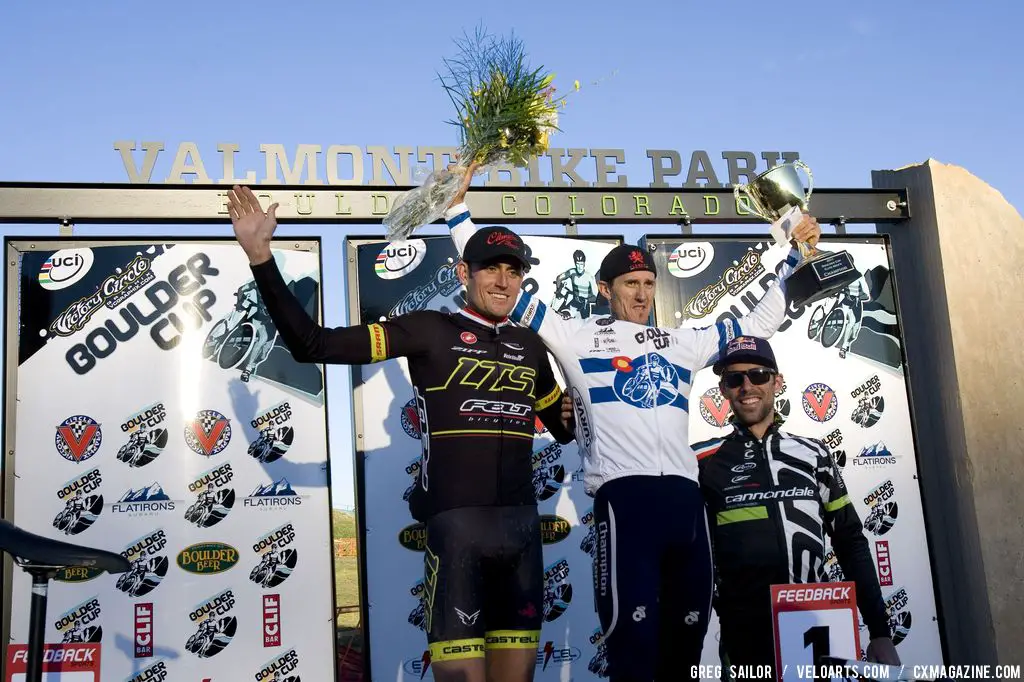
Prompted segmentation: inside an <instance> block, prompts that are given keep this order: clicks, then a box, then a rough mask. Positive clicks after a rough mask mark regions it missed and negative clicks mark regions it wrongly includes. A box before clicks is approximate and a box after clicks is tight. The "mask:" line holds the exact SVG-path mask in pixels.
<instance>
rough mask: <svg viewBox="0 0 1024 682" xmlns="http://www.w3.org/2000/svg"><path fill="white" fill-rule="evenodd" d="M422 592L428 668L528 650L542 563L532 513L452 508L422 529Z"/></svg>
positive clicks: (534, 635)
mask: <svg viewBox="0 0 1024 682" xmlns="http://www.w3.org/2000/svg"><path fill="white" fill-rule="evenodd" d="M426 530H427V542H426V548H425V550H424V554H425V556H424V564H425V574H424V581H423V584H424V587H425V589H426V595H425V602H426V608H425V612H426V618H427V622H426V630H427V642H428V644H429V646H430V659H431V661H432V662H438V661H451V660H458V659H464V658H480V657H482V656H483V655H484V653H485V651H486V650H487V649H495V648H501V649H536V648H537V645H538V643H539V642H540V629H541V622H542V618H543V614H542V612H541V610H542V608H543V602H542V600H543V595H544V557H543V548H542V546H541V536H540V517H539V515H538V513H537V507H536V506H534V505H524V506H515V507H460V508H457V509H449V510H447V511H443V512H441V513H439V514H436V515H434V516H433V517H431V518H430V519H429V520H427V522H426Z"/></svg>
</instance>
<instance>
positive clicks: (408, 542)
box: [398, 521, 427, 552]
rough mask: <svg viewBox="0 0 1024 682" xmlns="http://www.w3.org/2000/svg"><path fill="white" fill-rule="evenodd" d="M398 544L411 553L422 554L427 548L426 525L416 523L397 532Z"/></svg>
mask: <svg viewBox="0 0 1024 682" xmlns="http://www.w3.org/2000/svg"><path fill="white" fill-rule="evenodd" d="M398 544H400V545H401V546H402V547H405V548H406V549H408V550H412V551H413V552H422V551H423V550H424V548H425V547H426V546H427V527H426V525H425V524H423V523H422V522H419V521H417V522H416V523H413V524H410V525H408V526H406V527H405V528H403V529H402V530H400V531H398Z"/></svg>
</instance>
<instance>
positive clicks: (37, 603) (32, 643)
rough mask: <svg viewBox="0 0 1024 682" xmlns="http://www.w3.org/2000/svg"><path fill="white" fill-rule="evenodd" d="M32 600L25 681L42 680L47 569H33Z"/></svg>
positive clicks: (47, 588) (38, 681)
mask: <svg viewBox="0 0 1024 682" xmlns="http://www.w3.org/2000/svg"><path fill="white" fill-rule="evenodd" d="M30 573H31V575H32V602H31V605H30V608H29V618H28V660H27V661H25V682H42V679H43V640H44V638H45V636H46V597H47V593H48V591H49V589H50V577H51V573H50V572H49V571H42V570H34V571H30Z"/></svg>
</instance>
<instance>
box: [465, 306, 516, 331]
mask: <svg viewBox="0 0 1024 682" xmlns="http://www.w3.org/2000/svg"><path fill="white" fill-rule="evenodd" d="M459 314H460V315H462V316H463V317H467V318H469V319H470V320H472V321H473V322H476V323H477V324H480V325H483V326H485V327H487V328H488V329H501V328H502V327H508V326H510V325H511V324H512V323H511V322H510V321H509V319H508V318H507V317H503V318H502V319H501V320H499V321H498V322H495V321H493V320H489V319H487V318H486V317H484V316H483V315H481V314H480V313H478V312H476V311H475V310H473V309H472V308H468V307H467V308H459Z"/></svg>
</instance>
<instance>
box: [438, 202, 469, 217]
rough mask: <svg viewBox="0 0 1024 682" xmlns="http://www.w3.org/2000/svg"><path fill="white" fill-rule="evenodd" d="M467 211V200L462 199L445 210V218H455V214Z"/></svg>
mask: <svg viewBox="0 0 1024 682" xmlns="http://www.w3.org/2000/svg"><path fill="white" fill-rule="evenodd" d="M467 211H469V206H468V205H467V204H466V202H465V201H460V202H459V203H457V204H453V205H451V206H449V207H448V208H447V209H446V210H445V212H444V219H445V220H446V221H448V220H451V219H452V218H454V217H455V216H457V215H459V214H460V213H465V212H467Z"/></svg>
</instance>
